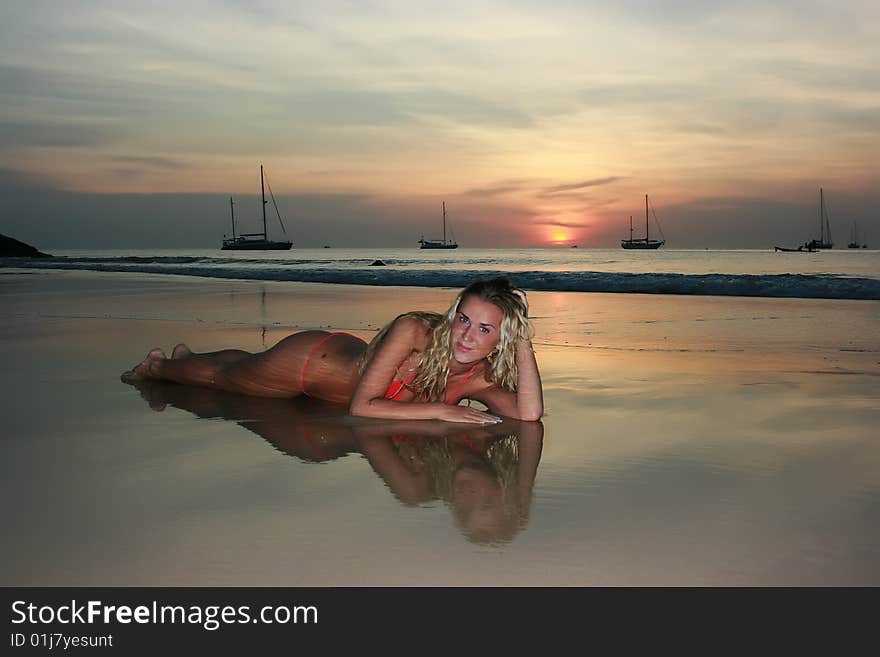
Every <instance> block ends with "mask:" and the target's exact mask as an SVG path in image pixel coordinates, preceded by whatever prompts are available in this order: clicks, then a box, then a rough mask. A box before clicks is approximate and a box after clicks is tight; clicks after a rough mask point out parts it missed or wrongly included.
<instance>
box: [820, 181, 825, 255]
mask: <svg viewBox="0 0 880 657" xmlns="http://www.w3.org/2000/svg"><path fill="white" fill-rule="evenodd" d="M819 241H820V242H822V244H825V195H824V193H823V192H822V188H821V187H820V188H819Z"/></svg>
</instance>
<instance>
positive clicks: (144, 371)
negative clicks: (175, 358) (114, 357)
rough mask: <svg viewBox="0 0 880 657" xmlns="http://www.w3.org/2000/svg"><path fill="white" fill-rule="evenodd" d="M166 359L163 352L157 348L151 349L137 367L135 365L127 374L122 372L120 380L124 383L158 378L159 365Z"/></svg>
mask: <svg viewBox="0 0 880 657" xmlns="http://www.w3.org/2000/svg"><path fill="white" fill-rule="evenodd" d="M166 358H167V356H166V355H165V352H164V351H162V350H161V349H160V348H159V347H156V348H155V349H151V350H150V353H148V354H147V357H146V358H144V359H143V360H142V361H141V362H140V363H139V364H138V365H135V366H134V368H132V369H130V370H128V371H127V372H123V373H122V376H121V377H120V378H121V379H122V381H123V382H124V383H132V382H133V381H143V380H144V379H155V378H158V376H159V371H158V369H159V363H160V362H161V361H163V360H165V359H166Z"/></svg>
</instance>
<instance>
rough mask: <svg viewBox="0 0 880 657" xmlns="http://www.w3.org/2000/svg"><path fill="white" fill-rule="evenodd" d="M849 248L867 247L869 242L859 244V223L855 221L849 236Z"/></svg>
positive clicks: (847, 246)
mask: <svg viewBox="0 0 880 657" xmlns="http://www.w3.org/2000/svg"><path fill="white" fill-rule="evenodd" d="M846 248H848V249H867V248H868V245H867V244H859V225H858V224H857V223H856V222H855V221H854V222H853V225H852V230H851V231H850V236H849V244H847V245H846Z"/></svg>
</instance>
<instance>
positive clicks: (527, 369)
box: [467, 339, 544, 422]
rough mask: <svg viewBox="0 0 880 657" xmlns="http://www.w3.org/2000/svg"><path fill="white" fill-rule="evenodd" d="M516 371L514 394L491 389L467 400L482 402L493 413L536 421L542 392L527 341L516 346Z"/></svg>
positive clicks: (522, 341)
mask: <svg viewBox="0 0 880 657" xmlns="http://www.w3.org/2000/svg"><path fill="white" fill-rule="evenodd" d="M516 369H517V377H516V392H508V391H507V390H502V389H501V388H499V387H498V386H497V385H493V386H491V387H489V388H486V389H485V390H480V391H479V392H475V393H473V394H471V395H467V396H468V397H470V398H471V399H476V400H477V401H480V402H483V403H484V404H485V405H486V406H488V407H489V410H491V411H492V412H493V413H499V414H500V415H507V416H508V417H512V418H516V419H518V420H527V421H529V422H534V421H536V420H540V419H541V416H542V415H544V391H543V389H542V387H541V373H540V372H539V371H538V362H537V361H536V360H535V351H534V349H532V342H531V340H525V339H524V340H519V341H518V342H517V344H516Z"/></svg>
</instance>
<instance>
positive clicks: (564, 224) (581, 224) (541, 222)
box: [530, 219, 593, 228]
mask: <svg viewBox="0 0 880 657" xmlns="http://www.w3.org/2000/svg"><path fill="white" fill-rule="evenodd" d="M530 223H531V224H533V225H535V226H559V227H561V228H589V227H590V226H592V225H593V222H591V221H562V220H559V219H533V220H532V221H531V222H530Z"/></svg>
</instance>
